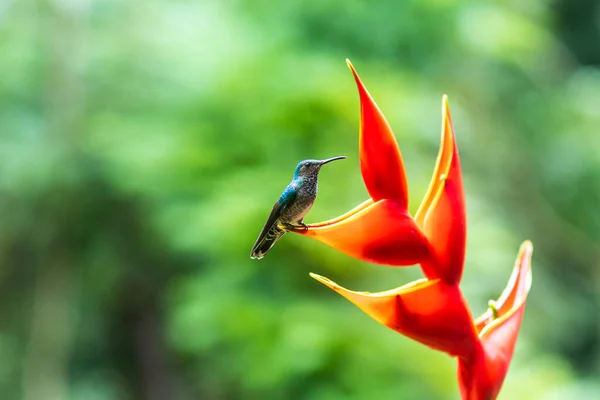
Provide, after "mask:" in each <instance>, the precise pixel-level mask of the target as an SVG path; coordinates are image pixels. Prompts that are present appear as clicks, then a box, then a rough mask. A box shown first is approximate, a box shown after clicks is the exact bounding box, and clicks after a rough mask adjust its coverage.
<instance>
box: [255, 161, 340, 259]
mask: <svg viewBox="0 0 600 400" xmlns="http://www.w3.org/2000/svg"><path fill="white" fill-rule="evenodd" d="M344 158H346V156H338V157H331V158H328V159H326V160H304V161H300V162H299V163H298V165H296V169H295V170H294V177H293V178H292V182H290V184H289V185H287V187H286V188H285V190H284V191H283V193H282V194H281V197H280V198H279V200H277V202H276V203H275V205H274V206H273V210H271V214H270V215H269V218H268V219H267V222H266V223H265V226H264V227H263V229H262V231H261V232H260V235H258V239H256V243H254V247H252V252H251V253H250V258H258V259H261V258H263V257H264V256H265V254H266V253H267V252H268V251H269V250H270V249H271V247H273V245H274V244H275V242H276V241H278V240H279V238H281V237H282V236H283V235H284V234H285V232H286V231H288V230H291V229H293V228H295V227H297V226H303V227H304V228H305V229H308V227H307V226H306V224H304V222H302V220H303V219H304V216H305V215H306V213H307V212H308V210H310V208H311V207H312V205H313V203H314V202H315V199H316V198H317V181H318V178H319V171H320V170H321V167H322V166H323V165H325V164H327V163H329V162H331V161H335V160H341V159H344Z"/></svg>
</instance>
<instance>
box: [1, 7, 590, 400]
mask: <svg viewBox="0 0 600 400" xmlns="http://www.w3.org/2000/svg"><path fill="white" fill-rule="evenodd" d="M599 15H600V4H599V2H598V1H593V0H581V1H576V2H575V1H569V0H555V1H542V0H529V1H518V0H506V1H496V2H492V1H476V0H408V1H397V0H381V1H377V2H370V1H352V0H350V1H349V0H344V1H342V0H304V1H301V0H288V1H280V2H276V1H268V0H254V1H250V0H194V1H184V0H181V1H167V0H164V1H139V0H138V1H135V0H134V1H124V0H102V1H100V0H54V1H33V0H18V1H17V0H13V1H11V0H2V1H0V77H1V78H0V210H1V211H2V212H1V222H0V394H1V396H0V397H1V398H2V399H3V400H4V399H25V400H40V399H44V400H45V399H51V400H54V399H56V400H61V399H74V400H105V399H106V400H108V399H151V400H162V399H208V400H212V399H311V400H313V399H314V400H320V399H327V400H329V399H332V400H336V399H340V400H341V399H356V400H358V399H386V398H395V399H432V400H438V399H439V400H445V399H457V398H458V387H457V382H456V378H455V375H456V372H455V368H456V365H455V364H456V363H455V360H453V359H451V358H449V357H447V356H445V355H443V354H441V353H436V352H433V351H431V350H429V349H428V348H425V347H424V346H422V345H419V344H416V343H414V342H412V341H410V340H409V339H406V338H404V337H402V336H400V335H398V334H396V333H395V332H393V331H391V330H389V329H387V328H384V327H383V326H380V325H378V324H377V323H376V322H374V321H373V320H371V319H370V318H369V317H367V316H366V315H364V314H363V313H362V312H360V311H359V310H358V309H357V308H355V307H354V306H353V305H351V304H350V303H348V302H347V301H346V300H344V299H343V298H342V297H340V296H338V295H336V294H335V293H333V292H332V291H330V290H329V289H327V288H326V287H324V286H322V285H321V284H319V283H318V282H316V281H314V280H312V279H310V278H309V276H308V273H309V272H316V273H319V274H322V275H325V276H328V277H330V278H331V279H334V280H335V281H337V282H339V283H340V284H342V285H344V286H346V287H349V288H352V289H356V290H369V291H377V290H384V289H390V288H392V287H395V286H400V285H402V284H405V283H407V282H409V281H411V280H413V279H415V278H418V277H420V276H421V272H420V270H419V269H418V268H417V267H414V268H402V269H398V268H396V269H394V268H384V267H380V266H375V265H370V264H367V263H363V262H359V261H356V260H353V259H350V258H349V257H347V256H344V255H342V254H340V253H338V252H336V251H334V250H332V249H330V248H328V247H326V246H324V245H321V244H319V243H317V242H314V241H311V240H309V239H307V238H304V237H300V236H296V235H287V236H286V237H285V238H284V239H282V240H281V241H280V242H278V243H277V245H276V246H275V247H274V249H273V250H272V251H271V252H270V253H269V254H268V256H267V257H266V258H265V259H263V260H261V261H256V260H250V258H249V252H250V248H251V246H252V244H253V243H254V240H255V239H256V236H257V235H258V233H259V231H260V229H261V228H262V225H263V223H264V221H265V220H266V217H267V215H268V214H269V212H270V209H271V207H272V205H273V202H274V201H275V200H276V199H277V198H278V196H279V195H280V193H281V191H282V190H283V188H284V187H285V185H286V184H287V183H288V182H289V180H290V179H291V174H292V171H293V168H294V166H295V165H296V163H297V162H298V161H299V160H302V159H305V158H324V157H331V156H336V155H347V156H348V160H345V161H340V162H336V163H332V164H330V165H328V166H327V167H326V168H324V169H323V171H322V173H321V179H320V182H321V185H320V189H321V192H320V194H319V198H318V199H317V202H316V204H315V206H314V208H313V210H312V211H311V212H310V213H309V214H308V216H307V218H306V221H307V222H316V221H320V220H324V219H328V218H332V217H334V216H337V215H339V214H341V213H343V212H345V211H347V210H349V209H350V208H351V207H353V206H355V205H357V204H358V203H360V202H362V201H363V200H365V199H366V198H367V193H366V190H365V189H364V185H363V183H362V179H361V176H360V171H359V166H358V161H357V158H358V155H357V152H358V149H357V137H358V135H357V133H358V124H359V120H358V117H359V113H358V111H359V109H358V107H359V105H358V98H357V94H356V88H355V84H354V82H353V79H352V76H351V74H350V72H349V71H348V69H347V67H346V65H345V63H344V59H345V58H346V57H348V58H350V59H351V60H352V61H353V63H354V65H355V67H356V68H357V69H358V72H359V73H360V74H361V77H362V78H363V80H364V82H365V83H366V85H367V86H368V88H369V90H370V91H371V93H372V95H373V96H374V98H375V99H376V100H377V102H378V103H379V105H380V107H381V108H382V110H383V111H384V113H385V114H386V116H387V118H388V120H389V122H390V124H391V125H392V127H393V128H394V130H395V134H396V136H397V138H398V141H399V143H400V146H401V148H402V151H403V155H404V158H405V163H406V167H407V170H408V176H409V184H410V189H411V199H412V201H411V204H410V207H411V210H412V211H413V212H414V211H416V208H417V207H418V204H419V200H420V199H421V197H422V196H423V195H424V193H425V190H426V188H427V185H428V183H429V178H430V176H431V173H432V170H433V166H434V162H435V157H436V154H437V150H438V141H439V130H440V119H441V116H440V109H441V95H442V94H443V93H447V94H448V95H449V98H450V106H451V109H452V113H453V121H454V128H455V131H456V134H457V140H458V145H459V149H460V153H461V158H462V166H463V172H464V178H465V190H466V193H467V202H468V204H467V207H468V223H469V237H468V253H467V264H466V268H465V274H464V278H463V283H462V287H463V289H464V291H465V293H466V296H467V299H468V301H469V304H470V305H471V307H472V310H473V313H474V314H479V313H481V312H483V311H484V310H485V308H486V305H487V301H488V299H492V298H496V297H497V296H498V295H499V294H500V292H501V291H502V289H503V288H504V286H505V285H506V282H507V280H508V277H509V275H510V272H511V269H512V265H513V262H514V258H515V257H516V253H517V250H518V246H519V244H520V242H521V241H523V240H524V239H531V240H532V241H533V243H534V246H535V252H534V257H533V268H534V270H533V272H534V284H533V289H532V291H531V294H530V296H529V300H528V305H527V310H526V312H525V318H524V322H523V326H522V330H521V334H520V337H519V341H518V343H517V349H516V352H515V356H514V359H513V363H512V365H511V367H510V370H509V373H508V376H507V379H506V382H505V385H504V388H503V390H502V392H501V395H500V399H504V400H508V399H516V400H519V399H528V400H529V399H543V400H564V399H583V398H585V399H592V398H600V381H599V380H598V376H599V375H600V313H599V310H600V265H598V264H599V261H600V139H598V134H599V133H600V69H599V66H600V44H599V43H600V22H599V21H600V18H599Z"/></svg>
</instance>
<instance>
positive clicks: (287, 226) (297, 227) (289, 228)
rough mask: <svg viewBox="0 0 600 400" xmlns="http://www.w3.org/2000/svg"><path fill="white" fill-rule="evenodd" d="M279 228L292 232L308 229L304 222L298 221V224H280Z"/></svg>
mask: <svg viewBox="0 0 600 400" xmlns="http://www.w3.org/2000/svg"><path fill="white" fill-rule="evenodd" d="M281 228H282V229H283V230H285V231H288V232H294V231H300V230H302V231H307V230H308V225H306V224H305V223H304V222H298V225H295V224H281Z"/></svg>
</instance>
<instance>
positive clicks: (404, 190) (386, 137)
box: [346, 60, 408, 209]
mask: <svg viewBox="0 0 600 400" xmlns="http://www.w3.org/2000/svg"><path fill="white" fill-rule="evenodd" d="M346 62H347V63H348V67H350V70H351V71H352V74H353V75H354V79H355V80H356V86H357V87H358V94H359V97H360V138H359V153H360V169H361V172H362V176H363V180H364V181H365V186H366V187H367V191H368V192H369V195H370V196H371V198H372V199H373V200H375V201H378V200H382V199H390V200H394V201H396V202H398V204H399V205H400V206H401V207H403V208H404V209H407V208H408V184H407V182H406V175H405V172H404V162H403V161H402V155H401V154H400V148H399V147H398V143H397V142H396V138H395V137H394V133H393V132H392V128H390V125H389V124H388V122H387V120H386V119H385V117H384V115H383V113H382V112H381V110H380V109H379V107H378V106H377V104H376V103H375V101H374V100H373V98H372V97H371V95H370V94H369V92H368V91H367V88H366V87H365V85H363V83H362V81H361V80H360V77H359V76H358V73H356V70H355V69H354V67H353V66H352V64H351V63H350V61H349V60H346Z"/></svg>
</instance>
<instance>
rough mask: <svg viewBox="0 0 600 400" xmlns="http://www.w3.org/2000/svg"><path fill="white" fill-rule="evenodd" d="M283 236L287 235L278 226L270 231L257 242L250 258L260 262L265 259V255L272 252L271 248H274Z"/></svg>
mask: <svg viewBox="0 0 600 400" xmlns="http://www.w3.org/2000/svg"><path fill="white" fill-rule="evenodd" d="M283 235H285V231H284V230H281V229H279V228H278V227H277V226H274V227H273V228H271V229H269V231H268V232H267V233H266V234H265V235H263V236H261V237H259V238H258V239H257V240H256V243H255V244H254V247H253V248H252V252H251V253H250V258H258V259H259V260H260V259H261V258H263V257H264V256H265V254H267V252H268V251H269V250H271V247H273V245H274V244H275V242H276V241H278V240H279V238H280V237H282V236H283Z"/></svg>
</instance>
